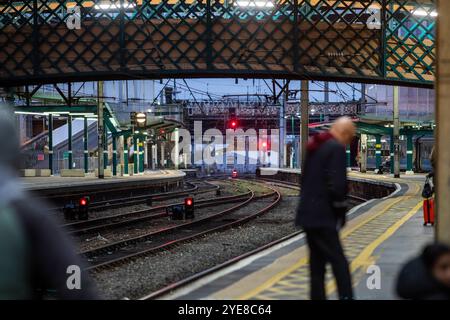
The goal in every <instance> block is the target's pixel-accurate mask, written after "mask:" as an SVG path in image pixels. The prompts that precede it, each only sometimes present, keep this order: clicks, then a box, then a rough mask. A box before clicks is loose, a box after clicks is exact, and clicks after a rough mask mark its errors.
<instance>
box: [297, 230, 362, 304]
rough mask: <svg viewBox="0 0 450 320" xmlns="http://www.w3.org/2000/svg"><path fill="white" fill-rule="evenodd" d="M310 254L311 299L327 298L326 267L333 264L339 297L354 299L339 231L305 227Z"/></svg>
mask: <svg viewBox="0 0 450 320" xmlns="http://www.w3.org/2000/svg"><path fill="white" fill-rule="evenodd" d="M305 232H306V239H307V241H308V246H309V254H310V257H309V259H310V262H309V266H310V277H311V300H325V299H326V293H325V267H326V264H327V263H330V264H331V267H332V270H333V274H334V277H335V279H336V284H337V288H338V294H339V299H341V300H350V299H353V289H352V281H351V277H350V271H349V267H348V262H347V259H346V258H345V255H344V250H343V249H342V246H341V242H340V239H339V235H338V231H337V230H335V229H332V228H308V229H305Z"/></svg>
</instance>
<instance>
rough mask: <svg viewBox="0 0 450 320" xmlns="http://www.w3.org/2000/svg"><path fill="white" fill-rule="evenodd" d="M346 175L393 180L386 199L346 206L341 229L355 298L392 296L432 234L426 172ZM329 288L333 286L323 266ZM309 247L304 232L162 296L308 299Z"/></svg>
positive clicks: (333, 291)
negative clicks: (375, 275) (426, 214)
mask: <svg viewBox="0 0 450 320" xmlns="http://www.w3.org/2000/svg"><path fill="white" fill-rule="evenodd" d="M349 176H350V177H354V178H359V179H370V180H378V181H379V180H380V179H381V180H383V181H389V182H394V183H396V184H397V191H395V192H394V193H393V194H391V195H390V196H389V197H386V198H384V199H375V200H371V201H369V202H368V203H365V204H363V205H360V206H358V207H356V208H354V209H352V210H351V211H350V212H349V221H348V223H347V225H346V227H345V228H344V229H343V230H342V232H341V239H342V242H343V245H344V249H345V253H346V256H347V258H348V259H349V262H350V269H351V272H352V278H353V283H354V288H355V296H356V298H357V299H396V295H395V290H394V285H395V279H396V276H397V274H398V272H399V270H400V268H401V267H402V265H403V264H404V263H405V262H406V261H407V260H408V259H410V258H412V257H413V256H415V255H417V254H418V253H419V252H420V250H421V249H422V247H423V246H424V245H425V244H426V243H429V242H431V241H432V240H433V234H434V230H433V227H424V226H423V221H422V200H423V199H422V198H421V190H422V186H423V182H424V176H423V175H422V176H404V177H402V178H401V179H393V178H392V177H390V176H380V175H372V174H359V173H350V174H349ZM371 266H377V267H379V270H380V271H381V278H380V280H381V287H380V288H379V289H378V288H375V289H369V288H368V286H367V284H366V283H367V279H368V277H369V276H370V275H372V273H371V272H368V270H369V267H371ZM326 281H327V292H328V294H329V297H330V298H331V299H333V298H335V297H336V295H335V294H336V287H335V283H334V280H333V279H332V277H331V271H330V269H329V268H328V271H327V280H326ZM308 297H309V270H308V251H307V248H306V246H305V239H304V236H303V234H301V235H299V236H297V237H295V238H293V239H290V240H288V241H286V242H284V243H282V244H279V245H277V246H275V247H273V248H271V249H268V250H266V251H264V252H262V253H259V254H257V255H255V256H252V257H249V258H247V259H245V260H242V261H240V262H238V263H237V264H235V265H232V266H230V267H227V268H226V269H223V270H221V271H219V272H217V273H215V274H211V275H209V276H208V277H206V278H204V279H200V280H198V281H196V282H194V283H192V284H191V285H189V286H187V287H184V288H182V289H180V290H178V291H175V292H174V293H172V294H171V295H168V296H165V297H163V298H164V299H267V300H270V299H296V300H299V299H300V300H302V299H308Z"/></svg>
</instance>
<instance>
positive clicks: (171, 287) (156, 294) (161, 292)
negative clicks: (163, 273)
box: [139, 178, 367, 300]
mask: <svg viewBox="0 0 450 320" xmlns="http://www.w3.org/2000/svg"><path fill="white" fill-rule="evenodd" d="M255 180H256V181H260V182H264V183H267V184H269V185H270V186H273V187H280V188H286V189H292V190H299V191H300V186H298V185H297V184H295V183H290V182H284V181H279V180H273V179H259V178H257V179H255ZM350 198H353V199H354V200H358V201H367V200H365V199H362V198H359V197H350ZM302 233H303V231H302V230H299V231H295V232H293V233H291V234H289V235H287V236H284V237H282V238H280V239H277V240H275V241H272V242H270V243H267V244H265V245H262V246H260V247H258V248H256V249H254V250H251V251H248V252H246V253H243V254H241V255H238V256H236V257H233V258H231V259H229V260H226V261H225V262H223V263H220V264H218V265H215V266H214V267H211V268H208V269H206V270H203V271H202V272H198V273H195V274H193V275H191V276H189V277H187V278H184V279H182V280H179V281H176V282H174V283H171V284H168V285H166V286H164V287H162V288H160V289H158V290H156V291H153V292H151V293H150V294H147V295H145V296H142V297H141V298H139V300H154V299H158V298H163V297H164V296H167V295H169V294H171V293H172V292H174V291H175V290H177V289H180V288H182V287H185V286H187V285H189V284H190V283H192V282H194V281H196V280H198V279H201V278H204V277H206V276H208V275H210V274H213V273H215V272H218V271H220V270H223V269H225V268H226V267H228V266H230V265H233V264H235V263H237V262H239V261H241V260H244V259H245V258H248V257H250V256H252V255H255V254H258V253H260V252H262V251H264V250H267V249H269V248H272V247H274V246H276V245H278V244H280V243H283V242H284V241H287V240H289V239H292V238H294V237H296V236H299V235H300V234H302Z"/></svg>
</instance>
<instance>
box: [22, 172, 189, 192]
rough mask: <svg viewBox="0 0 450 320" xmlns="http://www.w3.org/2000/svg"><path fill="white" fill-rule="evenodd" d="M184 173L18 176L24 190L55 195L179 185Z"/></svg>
mask: <svg viewBox="0 0 450 320" xmlns="http://www.w3.org/2000/svg"><path fill="white" fill-rule="evenodd" d="M185 176H186V174H185V173H184V172H182V171H178V170H155V171H145V173H144V174H142V175H133V176H117V177H111V178H105V179H98V177H95V176H94V175H91V176H86V177H79V178H76V177H60V176H53V177H21V178H20V181H21V183H22V186H23V187H24V189H26V190H28V191H31V192H33V193H36V194H38V195H39V196H55V195H58V194H63V193H77V192H87V191H96V190H105V191H108V190H118V189H133V188H145V187H149V188H164V190H166V191H168V190H170V189H173V188H176V187H180V186H182V184H183V180H184V178H185Z"/></svg>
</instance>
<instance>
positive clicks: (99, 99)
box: [97, 81, 105, 179]
mask: <svg viewBox="0 0 450 320" xmlns="http://www.w3.org/2000/svg"><path fill="white" fill-rule="evenodd" d="M104 126H105V123H104V119H103V81H98V82H97V139H98V140H97V141H98V178H99V179H104V178H105V171H104V170H105V169H104V168H103V150H104V148H105V144H104V136H105V133H104Z"/></svg>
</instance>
